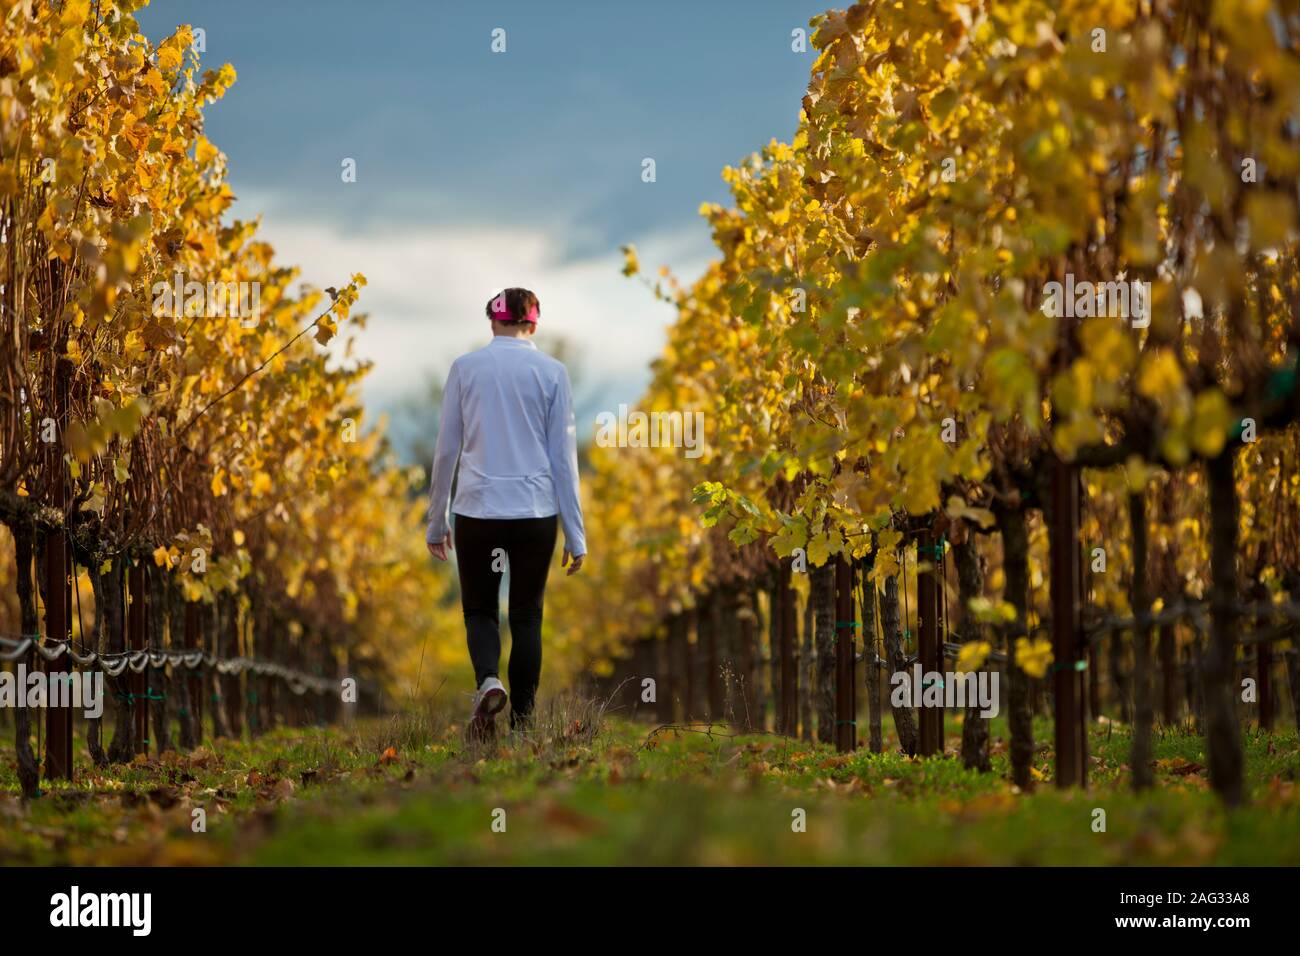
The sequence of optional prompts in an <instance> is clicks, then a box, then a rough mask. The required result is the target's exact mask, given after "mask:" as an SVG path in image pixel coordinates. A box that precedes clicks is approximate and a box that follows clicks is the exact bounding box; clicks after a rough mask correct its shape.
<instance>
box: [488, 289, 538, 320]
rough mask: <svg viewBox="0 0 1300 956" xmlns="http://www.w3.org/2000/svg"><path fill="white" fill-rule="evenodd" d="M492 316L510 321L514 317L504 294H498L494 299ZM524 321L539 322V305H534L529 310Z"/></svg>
mask: <svg viewBox="0 0 1300 956" xmlns="http://www.w3.org/2000/svg"><path fill="white" fill-rule="evenodd" d="M492 318H493V319H495V320H496V321H498V322H509V321H511V320H513V319H514V316H513V315H511V314H510V307H509V306H508V305H506V301H505V298H504V297H503V296H497V297H496V298H495V299H493V300H492ZM524 321H525V322H531V323H532V324H533V325H536V324H537V306H535V305H534V306H532V307H531V308H530V309H529V310H528V314H527V315H525V316H524Z"/></svg>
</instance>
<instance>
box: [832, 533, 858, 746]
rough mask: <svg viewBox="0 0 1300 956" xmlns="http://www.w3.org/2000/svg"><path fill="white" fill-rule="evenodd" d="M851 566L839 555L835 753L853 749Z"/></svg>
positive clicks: (854, 691)
mask: <svg viewBox="0 0 1300 956" xmlns="http://www.w3.org/2000/svg"><path fill="white" fill-rule="evenodd" d="M853 576H854V575H853V565H851V564H850V563H849V562H848V559H847V558H845V556H844V555H843V554H840V555H839V556H838V557H837V558H836V561H835V749H836V750H838V751H839V752H840V753H847V752H849V751H851V750H853V749H854V748H855V747H857V713H858V702H857V681H856V680H855V679H854V677H855V670H856V667H855V663H854V658H855V656H856V654H857V643H858V642H857V620H856V619H855V617H854V603H855V602H854V600H853Z"/></svg>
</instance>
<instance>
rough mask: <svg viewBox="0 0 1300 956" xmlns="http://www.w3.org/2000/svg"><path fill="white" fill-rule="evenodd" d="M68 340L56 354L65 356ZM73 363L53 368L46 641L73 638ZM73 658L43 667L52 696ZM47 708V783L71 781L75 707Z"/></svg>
mask: <svg viewBox="0 0 1300 956" xmlns="http://www.w3.org/2000/svg"><path fill="white" fill-rule="evenodd" d="M66 347H67V343H66V340H65V341H64V342H63V343H62V349H61V350H60V351H59V353H58V354H60V355H62V354H63V352H64V351H66ZM71 380H72V362H70V361H69V360H68V359H67V358H62V357H61V358H58V359H56V361H55V363H54V383H53V385H54V394H53V399H54V400H53V409H52V411H53V416H54V421H55V427H56V434H57V436H58V438H59V440H58V441H56V442H52V443H50V446H49V451H48V465H49V474H50V477H51V484H50V506H51V507H52V508H53V509H54V510H55V511H57V512H58V513H59V514H60V516H61V517H62V518H63V521H62V523H60V525H59V527H58V528H57V529H55V530H52V531H50V532H48V533H47V534H46V537H45V569H44V570H45V588H44V592H45V593H44V596H45V639H46V641H47V642H64V643H65V646H66V645H67V644H68V643H70V641H71V639H72V633H71V632H72V585H71V577H70V574H71V570H72V568H71V566H70V563H69V561H68V535H67V510H68V488H67V464H66V463H65V462H64V460H63V455H64V453H63V447H64V442H63V436H64V433H65V430H66V428H67V424H68V422H67V410H68V394H69V391H70V388H71ZM71 660H72V657H71V655H70V654H68V653H67V652H65V653H64V654H63V655H62V656H60V657H58V658H56V659H55V660H52V661H46V662H45V673H46V682H47V684H48V686H49V688H50V690H51V691H52V690H53V688H54V687H55V686H56V682H62V681H67V680H69V679H70V677H71V667H70V662H71ZM68 703H69V705H68V706H66V707H53V706H51V707H48V708H47V710H46V714H45V734H46V736H45V775H46V777H47V778H50V779H53V778H59V779H62V780H71V779H72V707H71V701H70V700H69V701H68Z"/></svg>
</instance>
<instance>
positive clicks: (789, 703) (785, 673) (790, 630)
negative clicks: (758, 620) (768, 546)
mask: <svg viewBox="0 0 1300 956" xmlns="http://www.w3.org/2000/svg"><path fill="white" fill-rule="evenodd" d="M791 573H792V562H791V561H790V559H788V558H786V559H783V560H782V561H781V569H780V571H779V572H778V574H779V577H778V580H777V586H776V587H777V597H778V599H779V605H780V606H779V609H778V613H779V615H780V633H781V713H780V717H781V720H780V725H779V727H778V728H777V729H778V730H779V731H780V732H781V733H783V734H787V735H789V736H794V735H795V734H796V733H798V731H799V690H798V687H799V684H798V680H799V677H798V673H797V672H796V671H795V659H794V645H795V631H796V628H797V627H798V620H797V610H796V608H795V600H794V590H793V589H792V588H791V587H790V575H791Z"/></svg>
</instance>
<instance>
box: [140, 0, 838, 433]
mask: <svg viewBox="0 0 1300 956" xmlns="http://www.w3.org/2000/svg"><path fill="white" fill-rule="evenodd" d="M825 9H826V5H825V3H824V0H823V2H811V3H805V2H797V0H786V2H775V0H773V2H762V0H751V2H739V0H735V2H733V0H711V2H708V3H698V2H689V0H659V2H654V3H649V2H647V3H631V2H615V0H608V2H553V3H543V2H538V0H533V2H516V3H488V2H438V0H310V2H309V0H260V2H253V0H154V2H153V4H152V6H150V7H149V8H147V9H145V10H142V11H140V13H139V15H138V19H139V21H140V24H141V26H142V28H143V30H144V32H145V33H146V34H147V35H148V36H149V37H150V38H151V39H153V40H155V41H156V40H159V39H161V38H162V37H164V36H166V35H168V34H169V33H171V32H172V30H173V29H174V28H175V27H176V25H177V24H181V23H189V24H191V25H193V26H195V27H200V28H202V29H203V30H204V31H205V41H206V47H207V49H206V53H205V54H204V55H203V62H204V64H205V66H211V67H214V68H215V67H216V66H219V65H220V64H221V63H224V62H229V63H231V64H233V65H234V67H235V70H236V72H237V73H238V76H239V80H238V82H237V83H236V84H235V86H234V87H233V88H232V89H231V90H230V92H229V93H227V95H226V97H225V98H224V99H223V100H222V101H221V102H219V103H217V104H215V105H214V106H212V107H210V108H209V110H208V114H207V115H208V119H207V130H206V131H207V134H208V136H209V137H210V138H211V139H212V140H213V142H214V143H215V144H216V145H217V146H218V147H219V148H221V149H222V150H224V151H225V152H226V154H227V155H228V156H229V158H230V168H231V176H230V180H231V185H232V187H233V189H234V191H235V194H236V195H237V196H238V197H239V202H238V203H237V204H236V206H235V214H236V215H237V216H239V217H241V218H251V217H253V216H255V215H258V214H261V215H262V217H263V234H264V236H265V237H266V238H267V239H268V240H269V241H271V242H272V243H273V244H274V245H275V247H276V250H277V252H278V254H279V256H280V258H281V259H282V260H283V261H284V262H286V263H293V264H296V265H299V266H300V267H301V268H302V271H303V279H304V281H308V282H311V283H313V284H315V285H317V286H321V287H323V286H327V285H334V284H341V282H343V281H345V280H346V277H347V276H348V275H349V274H351V273H352V272H354V271H360V272H364V273H365V274H366V275H367V277H368V278H369V280H370V284H369V286H368V287H367V288H366V289H365V290H363V295H362V300H361V308H362V309H363V310H364V311H367V312H369V313H370V316H371V318H370V324H369V326H368V327H367V329H366V330H365V331H364V332H362V333H361V335H360V337H359V338H358V341H357V347H356V352H357V353H358V354H360V355H362V356H364V357H367V358H370V359H373V361H374V362H375V368H374V370H373V371H372V372H371V375H370V378H369V382H368V384H367V385H366V388H365V392H366V398H367V400H368V402H369V403H370V404H372V405H373V406H376V407H378V408H379V409H381V410H382V409H384V408H388V407H391V406H392V405H393V404H394V403H395V402H398V401H399V400H400V399H401V398H403V397H404V396H408V395H412V394H414V393H416V392H418V391H419V389H420V387H421V383H422V382H424V381H425V380H427V379H428V378H429V377H430V376H439V375H441V374H442V372H443V371H444V370H445V368H446V366H447V365H448V364H449V363H450V361H451V359H452V358H454V357H455V356H456V355H458V354H460V353H461V352H464V351H467V350H468V349H471V348H474V347H477V346H478V345H480V344H482V343H483V342H484V341H486V336H487V334H488V330H487V328H486V320H485V319H484V318H483V303H484V302H485V301H486V300H487V299H488V298H489V297H490V296H491V295H492V294H493V293H495V292H496V291H497V290H498V289H500V288H501V287H503V286H507V285H524V286H527V287H529V288H532V289H533V290H534V291H536V292H537V293H538V295H539V296H540V298H541V301H542V323H541V326H540V328H539V334H538V342H539V344H540V345H541V346H542V347H543V348H546V347H547V341H546V340H547V338H552V340H553V338H554V337H557V336H560V337H564V338H565V339H568V340H570V342H571V343H573V344H574V345H576V346H577V348H578V352H579V357H578V358H576V359H574V360H573V363H572V364H573V365H574V368H573V373H574V378H575V382H578V383H580V384H579V392H580V395H579V398H580V405H581V406H582V407H584V408H585V409H587V410H588V411H589V412H590V413H591V415H592V416H593V417H594V414H595V411H598V410H599V409H602V408H616V407H617V405H618V403H619V402H632V401H635V399H636V397H637V395H638V393H639V392H640V391H641V389H642V387H643V386H644V385H645V383H646V382H647V381H648V378H649V373H648V364H649V362H650V361H651V360H653V359H654V358H655V357H656V356H657V355H658V354H659V351H660V349H661V347H662V344H663V336H664V329H665V327H666V325H667V323H668V322H669V321H671V318H672V314H671V310H669V309H668V308H667V306H665V305H663V304H662V303H656V302H655V301H654V300H653V298H652V297H651V295H650V294H649V292H648V290H646V289H645V288H644V287H642V286H641V285H640V284H639V283H637V282H634V281H632V280H628V279H625V278H624V277H623V276H622V275H620V273H619V269H620V267H621V265H622V257H621V255H620V253H619V251H618V250H619V247H620V246H621V245H623V244H626V243H629V242H630V243H635V244H636V245H637V246H638V248H639V249H640V251H641V261H642V265H643V267H645V268H647V269H650V270H652V269H654V268H657V267H658V266H659V265H661V264H666V265H668V266H670V267H671V268H672V269H673V271H674V272H676V273H677V274H678V275H679V276H681V277H682V278H683V279H687V280H689V279H693V278H694V277H695V276H697V275H698V274H699V273H700V271H701V270H702V269H703V267H704V265H705V263H706V262H707V261H708V260H709V259H710V258H712V257H713V251H712V246H711V244H710V242H709V236H708V229H707V227H706V226H705V224H704V222H703V220H701V219H700V217H699V215H698V208H699V205H700V203H701V202H705V201H709V202H721V203H727V202H728V195H727V191H726V188H725V184H724V183H723V182H722V180H721V178H720V175H719V174H720V172H721V170H722V168H723V167H724V166H726V165H728V164H734V163H737V162H739V161H740V160H742V159H743V158H744V157H745V156H747V155H748V154H749V153H751V152H753V151H754V150H756V149H758V148H760V147H761V146H763V145H764V144H766V143H767V142H768V141H769V140H771V139H773V138H776V139H781V140H787V141H788V140H789V138H790V137H791V136H792V135H793V133H794V130H795V127H796V124H797V121H798V115H799V103H800V99H801V97H802V96H803V91H804V88H805V86H806V83H807V75H808V70H809V67H810V66H811V65H812V57H813V56H814V53H813V52H811V51H810V52H807V53H802V54H801V53H795V52H793V51H792V50H791V31H792V30H794V29H796V28H800V27H803V28H807V23H808V19H809V18H810V17H812V16H814V15H816V14H818V13H820V12H822V11H824V10H825ZM497 28H500V29H503V30H505V42H506V51H505V52H504V53H493V52H492V51H491V42H492V31H493V30H494V29H497ZM646 157H651V158H653V159H654V160H655V164H656V175H657V181H656V182H654V183H645V182H642V180H641V169H642V160H643V159H644V158H646ZM345 158H351V159H354V160H355V161H356V168H357V181H356V182H354V183H344V182H343V181H342V177H341V175H340V173H341V171H342V166H341V164H342V162H343V160H344V159H345ZM579 424H580V427H582V425H583V423H582V422H580V423H579Z"/></svg>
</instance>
